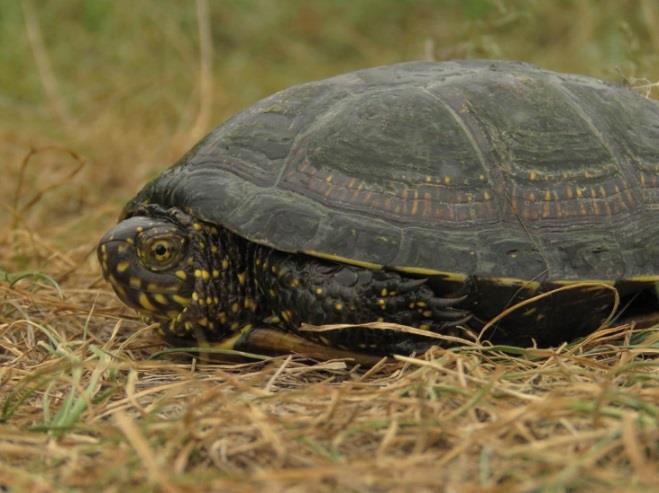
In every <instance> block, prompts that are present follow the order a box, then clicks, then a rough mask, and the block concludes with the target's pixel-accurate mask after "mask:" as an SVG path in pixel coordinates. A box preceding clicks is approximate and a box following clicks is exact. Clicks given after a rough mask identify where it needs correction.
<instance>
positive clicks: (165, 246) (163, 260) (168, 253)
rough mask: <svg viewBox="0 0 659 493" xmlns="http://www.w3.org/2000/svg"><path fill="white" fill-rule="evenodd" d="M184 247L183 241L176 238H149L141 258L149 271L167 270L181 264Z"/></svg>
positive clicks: (143, 247) (142, 250)
mask: <svg viewBox="0 0 659 493" xmlns="http://www.w3.org/2000/svg"><path fill="white" fill-rule="evenodd" d="M183 246H184V245H183V240H182V239H181V238H178V237H175V236H168V237H162V236H160V237H155V238H148V239H146V241H145V242H144V243H143V245H142V248H141V257H142V260H143V262H144V264H145V265H146V267H148V268H149V269H151V270H153V271H163V270H167V269H170V268H172V267H173V266H175V265H177V264H178V263H179V261H180V260H181V257H182V256H183Z"/></svg>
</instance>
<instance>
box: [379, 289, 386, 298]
mask: <svg viewBox="0 0 659 493" xmlns="http://www.w3.org/2000/svg"><path fill="white" fill-rule="evenodd" d="M387 294H388V291H387V288H382V290H380V296H382V297H385V296H387Z"/></svg>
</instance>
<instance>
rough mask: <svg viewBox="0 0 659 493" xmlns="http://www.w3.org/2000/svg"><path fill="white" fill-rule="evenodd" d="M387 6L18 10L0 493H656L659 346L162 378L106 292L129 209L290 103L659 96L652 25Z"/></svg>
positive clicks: (600, 12)
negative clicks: (476, 62) (143, 189)
mask: <svg viewBox="0 0 659 493" xmlns="http://www.w3.org/2000/svg"><path fill="white" fill-rule="evenodd" d="M381 1H382V2H386V7H387V8H375V7H374V5H375V4H374V3H373V2H370V1H364V2H351V3H348V2H346V3H345V4H344V5H343V6H337V5H339V4H338V3H336V2H317V3H314V4H311V3H309V2H293V1H292V0H291V2H288V1H287V2H276V1H271V0H268V1H258V2H256V1H255V3H254V4H255V5H256V4H257V3H258V9H252V10H250V9H249V8H247V7H245V5H249V2H242V1H238V0H236V1H234V2H223V7H218V4H216V3H214V2H208V4H207V2H205V1H202V0H199V1H198V2H196V3H193V2H189V3H183V2H176V1H172V2H169V1H165V0H162V1H161V0H158V1H157V2H155V1H151V0H145V1H144V2H134V1H133V2H129V1H127V0H121V1H119V0H117V1H115V2H101V1H97V2H83V1H77V0H67V1H62V2H53V3H49V4H48V5H46V4H41V3H40V2H39V3H38V2H35V1H32V2H30V1H28V2H24V3H23V4H22V6H19V7H16V8H13V7H9V4H7V5H6V6H3V9H2V10H1V11H0V27H2V29H0V69H1V70H0V87H2V88H3V90H2V91H0V114H2V118H0V166H1V167H2V180H0V491H3V488H4V489H9V491H11V492H19V491H29V492H33V491H34V492H39V491H44V492H45V491H47V492H50V491H58V490H59V491H90V490H94V491H108V492H112V491H117V492H119V491H166V492H169V491H181V492H185V491H195V492H197V491H220V492H233V491H235V492H243V491H300V492H303V491H304V492H306V491H319V492H323V491H340V492H344V491H347V492H350V491H354V492H365V491H375V492H377V491H415V492H416V491H419V492H423V491H429V492H430V491H432V492H436V491H444V492H470V491H487V492H498V491H501V492H504V491H506V492H508V491H524V492H535V491H538V492H539V491H557V492H563V491H565V492H567V491H569V492H574V491H584V492H593V491H607V492H613V491H620V492H629V491H639V492H641V491H642V492H649V491H658V490H657V484H659V472H658V470H659V468H658V467H657V464H658V463H659V426H658V421H659V385H658V384H659V363H658V361H659V360H658V359H657V353H658V352H659V329H657V328H654V329H642V330H641V329H635V328H633V327H631V326H621V327H616V328H613V329H609V330H604V331H600V332H598V333H596V334H594V335H593V336H592V337H589V338H588V339H587V340H585V341H578V342H575V343H572V344H570V345H565V346H563V347H560V348H552V349H523V348H506V347H496V348H492V347H488V346H482V345H477V344H476V345H474V344H472V345H465V346H459V347H455V348H452V349H451V350H442V349H436V350H434V351H432V352H430V353H428V354H426V355H423V356H417V357H409V358H398V359H396V360H389V361H383V362H381V363H379V364H377V365H376V366H374V367H372V368H370V369H369V368H363V367H358V366H357V367H356V366H354V365H352V364H350V363H349V362H345V361H329V362H318V363H314V362H311V361H305V360H303V359H301V358H299V357H278V358H264V359H259V360H255V361H245V362H240V363H213V364H208V363H201V362H199V361H196V360H191V359H190V358H187V357H185V356H181V355H177V354H162V353H161V351H162V350H163V349H165V348H164V346H163V345H162V343H161V341H160V340H159V339H157V338H156V337H155V336H154V335H153V334H152V333H151V331H150V329H149V328H148V327H146V326H145V325H144V324H143V323H142V322H141V321H139V320H138V319H136V318H135V316H134V313H132V312H131V311H129V310H126V309H125V308H123V307H122V306H121V305H120V304H119V303H118V301H117V300H116V298H115V296H114V295H113V294H112V293H111V292H110V290H109V288H108V286H107V285H106V284H105V283H104V282H102V281H101V278H100V273H99V268H98V265H97V264H96V261H95V258H94V255H93V251H94V247H95V243H96V241H97V239H98V238H99V237H100V235H101V234H102V232H103V231H104V230H105V229H106V228H107V227H109V226H110V225H111V224H112V223H113V222H114V220H115V218H116V216H117V214H118V211H119V209H120V207H121V204H122V203H123V202H124V201H125V200H126V199H128V198H129V197H130V196H131V195H132V194H133V192H134V191H135V190H137V189H138V188H139V187H140V186H141V184H143V182H144V181H145V180H146V179H147V178H148V177H151V176H153V175H154V174H155V173H157V172H158V171H159V170H160V169H162V168H163V167H164V165H165V164H168V163H171V162H172V161H173V160H174V159H175V158H176V157H177V156H178V155H179V154H180V153H181V152H182V151H183V150H185V148H186V147H187V146H188V145H189V144H190V142H191V141H192V140H194V138H195V137H196V136H197V134H198V133H199V132H201V131H203V130H204V128H203V127H206V126H208V125H212V122H214V121H218V120H221V119H222V118H224V117H226V116H227V115H228V114H230V113H232V112H234V111H236V110H237V109H239V108H240V107H242V106H245V105H246V104H248V103H249V102H251V101H254V100H255V99H257V98H258V97H260V96H263V95H265V94H267V93H269V92H272V91H274V90H276V89H279V88H281V87H284V86H287V85H289V84H291V83H294V82H299V81H302V80H308V79H311V78H318V77H322V76H325V75H329V74H332V73H336V72H340V71H342V70H348V69H351V68H356V67H358V66H367V65H375V64H378V63H387V62H393V61H396V60H401V59H409V58H418V57H420V56H423V54H424V53H425V54H427V55H433V56H435V57H437V58H450V57H461V56H501V57H507V58H523V59H526V60H529V61H533V62H536V63H540V64H542V65H544V66H547V67H549V68H555V69H564V70H574V71H579V72H585V73H590V74H595V75H609V76H611V77H614V78H623V76H624V78H625V79H627V80H629V81H631V82H632V83H634V84H635V85H639V86H643V87H642V90H645V91H646V92H647V93H648V95H650V96H652V90H653V89H655V90H656V84H653V83H652V82H646V83H640V82H639V83H638V84H636V83H635V81H638V80H641V79H648V80H649V81H656V80H659V68H658V67H659V63H657V62H658V61H659V60H657V57H658V55H657V53H659V37H657V35H656V30H655V29H654V26H656V25H657V23H658V22H659V9H657V8H656V7H655V6H654V2H653V1H644V0H639V1H632V0H624V1H623V0H602V2H599V3H598V2H595V3H594V2H590V1H587V0H583V1H582V0H566V1H564V2H525V1H524V2H523V1H487V0H483V1H479V0H470V1H465V2H450V1H442V0H436V1H431V0H425V1H419V2H416V3H415V4H414V6H412V5H411V4H410V3H408V2H398V1H394V0H381ZM156 4H157V6H156ZM596 4H597V5H596ZM602 4H605V5H604V6H601V5H602ZM17 5H18V4H17ZM182 5H187V6H182ZM311 5H313V6H311ZM378 5H380V3H378ZM459 5H462V7H460V6H459ZM5 7H7V8H5ZM36 7H39V8H36ZM440 7H441V9H440ZM205 9H210V13H211V15H212V19H213V22H211V23H210V24H204V23H203V19H204V18H205V16H203V15H199V14H198V13H199V12H201V13H203V12H204V11H205ZM439 12H441V15H440V14H439ZM574 18H578V19H579V23H578V26H577V24H576V23H574V22H571V21H572V20H573V19H574ZM200 19H201V20H202V22H198V21H199V20H200ZM374 19H375V20H374ZM209 30H210V32H209ZM61 32H65V33H67V37H66V39H64V38H62V37H61V36H59V34H58V33H61ZM7 36H10V37H9V38H7ZM211 45H212V46H211ZM211 48H212V49H211ZM210 86H212V87H213V88H214V90H213V91H209V87H210ZM5 88H7V89H6V92H5ZM654 95H655V96H656V94H654ZM159 353H160V355H159Z"/></svg>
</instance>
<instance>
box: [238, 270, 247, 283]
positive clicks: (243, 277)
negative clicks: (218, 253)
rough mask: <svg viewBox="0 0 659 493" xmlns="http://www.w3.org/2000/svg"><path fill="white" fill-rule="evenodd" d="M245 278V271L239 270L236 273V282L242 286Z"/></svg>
mask: <svg viewBox="0 0 659 493" xmlns="http://www.w3.org/2000/svg"><path fill="white" fill-rule="evenodd" d="M246 278H247V273H246V272H241V273H240V274H238V283H239V284H240V285H241V286H243V285H244V284H245V279H246Z"/></svg>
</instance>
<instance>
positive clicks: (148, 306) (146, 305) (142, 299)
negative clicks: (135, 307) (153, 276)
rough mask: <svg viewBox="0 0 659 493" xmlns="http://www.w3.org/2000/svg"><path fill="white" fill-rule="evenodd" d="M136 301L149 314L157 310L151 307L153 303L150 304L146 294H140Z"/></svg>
mask: <svg viewBox="0 0 659 493" xmlns="http://www.w3.org/2000/svg"><path fill="white" fill-rule="evenodd" d="M138 301H139V302H140V306H141V307H142V308H144V309H145V310H148V311H150V312H155V311H157V308H156V307H155V306H154V305H153V303H151V301H150V300H149V297H148V296H147V295H146V294H144V293H140V295H139V297H138Z"/></svg>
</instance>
